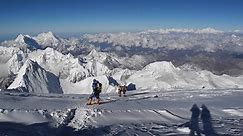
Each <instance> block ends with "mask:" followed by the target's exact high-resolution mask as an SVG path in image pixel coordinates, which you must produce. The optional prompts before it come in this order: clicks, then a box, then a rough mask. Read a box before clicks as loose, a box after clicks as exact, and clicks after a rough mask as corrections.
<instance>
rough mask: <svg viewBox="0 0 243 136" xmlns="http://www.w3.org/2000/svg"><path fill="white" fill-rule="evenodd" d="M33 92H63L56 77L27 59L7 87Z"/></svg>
mask: <svg viewBox="0 0 243 136" xmlns="http://www.w3.org/2000/svg"><path fill="white" fill-rule="evenodd" d="M16 88H17V89H21V91H24V92H34V93H63V91H62V89H61V86H60V82H59V79H58V77H56V76H55V75H54V74H52V73H50V72H48V71H46V70H45V69H43V68H42V67H41V66H40V65H39V64H38V63H37V62H34V61H32V60H30V59H28V60H27V61H26V62H25V64H24V65H23V66H22V68H21V69H20V70H19V73H18V76H17V77H16V79H15V80H14V82H13V83H12V84H11V85H10V86H9V87H8V89H16Z"/></svg>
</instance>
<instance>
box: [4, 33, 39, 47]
mask: <svg viewBox="0 0 243 136" xmlns="http://www.w3.org/2000/svg"><path fill="white" fill-rule="evenodd" d="M2 45H3V46H6V47H17V48H20V49H23V50H27V49H29V50H36V49H41V48H42V47H41V46H40V45H39V44H38V43H37V42H36V41H35V40H34V39H33V38H32V37H31V36H29V35H22V34H19V35H18V36H17V37H16V39H15V40H10V41H5V42H3V43H2Z"/></svg>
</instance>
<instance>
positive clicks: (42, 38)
mask: <svg viewBox="0 0 243 136" xmlns="http://www.w3.org/2000/svg"><path fill="white" fill-rule="evenodd" d="M35 39H36V41H37V42H38V43H39V44H42V45H57V44H58V43H59V38H58V37H57V36H56V35H55V34H53V32H51V31H49V32H43V33H40V34H38V35H37V36H36V37H35Z"/></svg>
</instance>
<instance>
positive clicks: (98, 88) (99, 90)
mask: <svg viewBox="0 0 243 136" xmlns="http://www.w3.org/2000/svg"><path fill="white" fill-rule="evenodd" d="M101 90H102V84H101V83H100V82H99V83H97V93H101Z"/></svg>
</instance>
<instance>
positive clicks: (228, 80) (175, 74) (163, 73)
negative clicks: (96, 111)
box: [128, 62, 243, 89]
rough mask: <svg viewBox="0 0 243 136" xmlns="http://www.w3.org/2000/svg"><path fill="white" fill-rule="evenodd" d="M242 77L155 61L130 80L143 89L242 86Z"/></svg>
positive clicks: (133, 75)
mask: <svg viewBox="0 0 243 136" xmlns="http://www.w3.org/2000/svg"><path fill="white" fill-rule="evenodd" d="M242 79H243V77H242V76H239V77H231V76H228V75H222V76H217V75H214V74H213V73H211V72H209V71H202V70H200V71H198V70H190V71H188V70H185V69H180V68H177V67H174V65H173V64H172V63H171V62H155V63H151V64H149V65H148V66H146V67H145V68H144V69H142V70H141V71H137V72H135V73H134V74H132V75H131V76H130V77H129V79H128V81H129V82H132V83H135V84H136V86H137V87H138V88H141V89H173V88H174V89H176V88H183V89H201V88H242V87H243V85H242ZM144 83H146V85H144Z"/></svg>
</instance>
